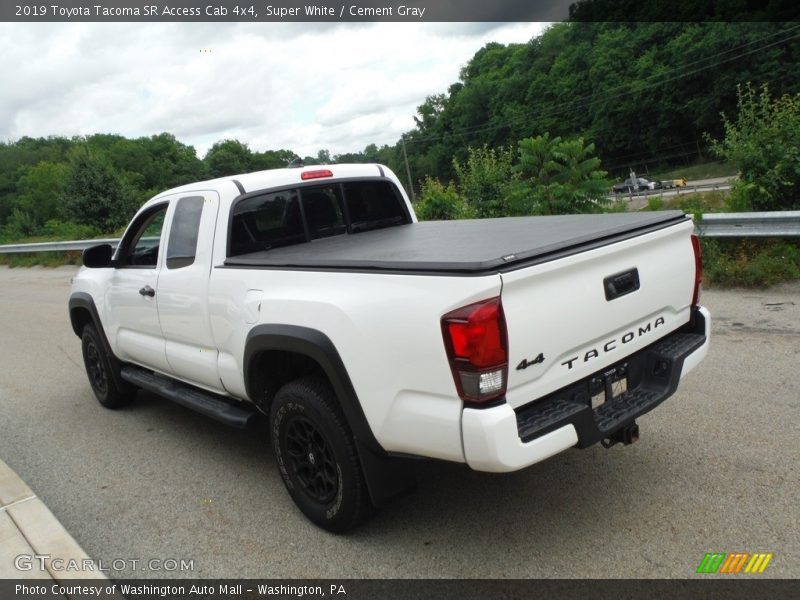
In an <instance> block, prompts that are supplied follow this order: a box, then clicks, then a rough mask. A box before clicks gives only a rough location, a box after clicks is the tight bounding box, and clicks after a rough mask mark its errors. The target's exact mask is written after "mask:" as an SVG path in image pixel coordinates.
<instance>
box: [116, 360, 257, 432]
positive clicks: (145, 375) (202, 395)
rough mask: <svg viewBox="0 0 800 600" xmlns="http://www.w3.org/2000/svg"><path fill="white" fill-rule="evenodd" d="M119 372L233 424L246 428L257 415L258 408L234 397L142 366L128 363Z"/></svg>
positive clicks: (162, 394)
mask: <svg viewBox="0 0 800 600" xmlns="http://www.w3.org/2000/svg"><path fill="white" fill-rule="evenodd" d="M120 376H121V377H122V379H124V380H125V381H128V382H130V383H132V384H133V385H135V386H137V387H140V388H142V389H144V390H147V391H148V392H153V393H154V394H158V395H159V396H164V397H165V398H167V399H169V400H172V401H173V402H176V403H177V404H180V405H181V406H185V407H186V408H191V409H192V410H194V411H197V412H199V413H200V414H203V415H205V416H207V417H211V418H212V419H214V420H216V421H219V422H220V423H225V424H226V425H230V426H231V427H236V428H238V429H244V428H245V427H247V426H248V425H249V424H250V421H251V420H252V419H253V418H254V417H255V416H256V410H255V408H253V409H250V408H248V407H246V406H241V407H240V406H236V405H235V404H233V403H232V402H233V401H228V400H226V399H224V397H223V396H218V395H216V394H212V393H211V392H206V391H204V390H200V389H198V388H195V387H192V386H190V385H187V384H185V383H181V382H180V381H175V380H174V379H170V378H169V377H165V376H164V375H158V374H157V373H151V372H150V371H145V370H144V369H140V368H139V367H133V366H130V365H126V366H124V367H122V370H121V371H120Z"/></svg>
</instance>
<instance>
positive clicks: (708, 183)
mask: <svg viewBox="0 0 800 600" xmlns="http://www.w3.org/2000/svg"><path fill="white" fill-rule="evenodd" d="M734 179H736V176H728V177H714V178H711V179H696V180H693V181H687V182H686V186H684V187H679V188H668V189H658V190H648V191H646V192H636V193H634V194H611V195H610V196H608V198H609V200H612V201H618V200H625V201H626V202H627V203H628V210H629V211H634V210H641V209H643V208H644V207H646V206H647V201H648V199H650V198H662V199H663V198H672V197H673V196H684V195H686V194H695V193H701V192H724V191H728V190H730V189H731V183H733V180H734Z"/></svg>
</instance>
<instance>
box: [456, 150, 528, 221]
mask: <svg viewBox="0 0 800 600" xmlns="http://www.w3.org/2000/svg"><path fill="white" fill-rule="evenodd" d="M467 150H468V157H467V161H466V163H464V164H461V163H460V162H458V161H457V160H453V170H454V171H455V173H456V178H457V181H458V190H459V192H460V194H461V196H462V197H463V198H464V199H465V200H466V202H467V203H468V204H469V205H470V206H471V207H472V208H473V209H474V212H475V214H476V215H477V217H478V218H486V217H505V216H508V202H509V198H510V196H511V195H512V193H513V190H514V187H515V186H516V185H517V177H516V176H515V174H514V170H513V167H512V161H513V159H514V155H513V154H512V153H511V151H510V150H506V149H505V148H499V149H497V150H494V149H493V148H488V147H487V146H483V147H482V148H468V149H467Z"/></svg>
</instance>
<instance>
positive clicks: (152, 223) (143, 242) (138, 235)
mask: <svg viewBox="0 0 800 600" xmlns="http://www.w3.org/2000/svg"><path fill="white" fill-rule="evenodd" d="M166 214H167V204H162V205H159V206H158V207H157V208H154V209H152V211H151V212H148V213H145V214H143V215H142V216H141V217H139V220H138V222H137V223H135V224H134V227H133V228H132V229H131V231H133V235H132V236H131V237H130V238H129V239H128V240H127V241H126V242H124V243H123V253H122V256H120V259H119V265H120V266H121V267H144V268H155V266H156V265H157V264H158V251H159V246H160V244H161V230H162V229H163V227H164V216H165V215H166Z"/></svg>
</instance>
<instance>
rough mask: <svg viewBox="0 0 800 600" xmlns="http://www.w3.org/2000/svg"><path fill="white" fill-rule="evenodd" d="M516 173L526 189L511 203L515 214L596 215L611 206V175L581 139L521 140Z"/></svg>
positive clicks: (521, 188)
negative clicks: (609, 178) (603, 168)
mask: <svg viewBox="0 0 800 600" xmlns="http://www.w3.org/2000/svg"><path fill="white" fill-rule="evenodd" d="M516 170H517V173H518V174H519V175H520V177H521V180H522V182H523V185H522V186H518V187H520V189H517V190H514V196H513V199H512V200H511V202H510V204H511V206H512V212H513V213H514V214H538V215H563V214H573V213H596V212H601V210H602V209H603V207H605V206H607V205H608V204H609V203H610V201H609V199H608V187H609V182H608V180H607V179H606V176H607V173H606V172H605V171H603V170H601V169H600V159H599V158H597V157H596V156H595V147H594V144H588V145H585V144H584V140H583V138H581V137H578V138H573V139H561V138H560V137H554V138H550V136H549V134H544V135H540V136H537V137H532V138H526V139H524V140H520V142H519V165H518V166H517V168H516Z"/></svg>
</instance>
